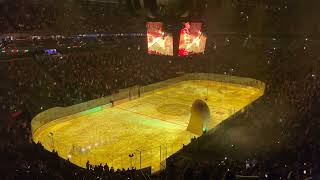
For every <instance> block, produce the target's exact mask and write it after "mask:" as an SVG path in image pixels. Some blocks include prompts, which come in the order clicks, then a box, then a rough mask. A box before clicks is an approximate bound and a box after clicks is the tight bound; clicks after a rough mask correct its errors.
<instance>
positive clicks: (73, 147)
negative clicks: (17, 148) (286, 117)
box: [33, 80, 263, 171]
mask: <svg viewBox="0 0 320 180" xmlns="http://www.w3.org/2000/svg"><path fill="white" fill-rule="evenodd" d="M262 95H263V91H262V90H260V89H258V88H253V87H249V86H242V85H237V84H229V83H222V82H215V81H207V80H188V81H182V82H180V83H177V84H175V85H172V86H169V87H166V88H162V89H158V90H155V91H153V92H149V93H146V94H143V95H142V96H141V97H140V98H136V99H133V100H124V101H122V102H120V103H116V105H115V106H114V107H110V106H102V107H97V108H94V109H91V110H87V111H84V112H81V113H78V114H75V115H71V116H67V117H64V118H60V119H57V120H55V121H53V122H51V123H49V124H47V125H45V127H44V128H41V130H38V131H37V132H36V133H34V137H33V138H34V141H35V142H38V141H40V142H41V143H42V144H43V145H44V147H45V148H46V149H47V150H49V151H52V150H53V149H56V150H57V151H58V153H59V155H60V156H61V157H63V158H65V159H68V158H69V159H70V161H71V162H73V163H75V164H77V165H79V166H82V167H85V164H86V162H87V161H88V160H89V161H90V163H91V164H100V163H102V164H105V163H108V165H109V166H113V167H114V168H125V169H126V168H128V167H131V166H133V167H136V168H144V167H148V166H151V167H152V170H153V171H157V170H159V168H160V162H162V161H164V160H165V159H166V157H169V156H170V155H171V154H174V153H175V152H177V151H178V150H180V149H181V148H182V145H183V144H188V143H189V142H190V138H191V137H193V136H194V135H193V134H191V133H189V132H188V131H186V128H187V126H188V122H189V118H190V109H191V106H192V103H193V102H194V101H195V100H196V99H203V100H206V101H207V104H208V106H209V107H210V111H211V116H212V119H213V121H214V124H215V125H217V124H219V123H220V122H221V121H223V120H225V119H227V118H228V117H229V116H231V115H232V114H234V113H235V112H237V111H239V110H241V109H243V108H244V107H245V106H247V105H248V104H250V103H252V102H253V101H254V100H256V99H257V98H259V97H260V96H262ZM129 154H133V156H132V157H129Z"/></svg>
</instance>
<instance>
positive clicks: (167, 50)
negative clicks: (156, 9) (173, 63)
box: [147, 22, 173, 56]
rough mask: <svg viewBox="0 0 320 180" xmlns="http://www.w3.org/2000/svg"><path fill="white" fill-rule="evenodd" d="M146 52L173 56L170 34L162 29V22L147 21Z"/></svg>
mask: <svg viewBox="0 0 320 180" xmlns="http://www.w3.org/2000/svg"><path fill="white" fill-rule="evenodd" d="M147 40H148V53H149V54H157V55H167V56H173V37H172V34H169V33H166V32H164V31H163V23H162V22H147Z"/></svg>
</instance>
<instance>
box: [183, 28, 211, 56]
mask: <svg viewBox="0 0 320 180" xmlns="http://www.w3.org/2000/svg"><path fill="white" fill-rule="evenodd" d="M201 29H202V23H197V22H186V23H184V28H183V29H181V31H180V41H179V53H178V55H179V56H188V55H191V54H199V53H204V51H205V48H206V41H207V37H206V36H205V35H204V34H203V33H202V31H201Z"/></svg>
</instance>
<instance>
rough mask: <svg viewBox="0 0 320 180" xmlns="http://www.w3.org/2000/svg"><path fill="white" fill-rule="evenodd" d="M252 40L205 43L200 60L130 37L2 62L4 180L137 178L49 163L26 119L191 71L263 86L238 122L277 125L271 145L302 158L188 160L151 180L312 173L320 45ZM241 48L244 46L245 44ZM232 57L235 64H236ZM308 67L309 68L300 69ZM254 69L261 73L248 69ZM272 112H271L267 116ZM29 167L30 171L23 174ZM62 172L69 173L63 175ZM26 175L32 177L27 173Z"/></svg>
mask: <svg viewBox="0 0 320 180" xmlns="http://www.w3.org/2000/svg"><path fill="white" fill-rule="evenodd" d="M250 41H251V42H250ZM250 41H249V42H248V41H246V38H238V37H228V38H226V37H225V38H217V39H216V40H215V41H214V42H208V47H207V48H208V49H209V50H208V51H207V52H206V55H196V56H191V57H187V58H181V57H162V56H150V55H147V54H146V53H145V52H146V49H145V47H143V45H142V42H140V43H138V44H137V42H138V41H137V40H134V41H130V40H129V39H128V40H124V41H115V42H117V43H116V44H114V46H113V47H111V48H109V49H103V50H99V51H92V50H89V51H83V52H75V53H67V54H63V55H62V56H48V55H34V57H33V58H31V59H28V60H18V61H17V60H15V61H9V62H6V63H3V66H5V67H6V68H5V69H7V72H8V74H7V78H8V81H7V82H8V83H7V86H8V87H9V88H8V89H6V91H5V94H3V95H1V98H0V100H1V104H2V111H3V112H9V113H10V114H9V115H8V116H7V117H8V119H9V120H8V119H7V120H6V121H3V122H2V123H3V126H1V127H3V128H2V130H1V133H2V136H1V138H3V139H6V141H5V142H8V143H7V144H2V145H1V151H3V153H2V154H7V155H8V156H6V158H7V159H5V160H10V161H12V160H13V161H14V162H15V163H14V165H13V166H6V168H8V169H9V170H8V171H6V172H7V173H8V176H7V177H8V179H10V178H11V179H14V177H20V178H24V179H26V178H31V179H32V177H34V176H37V177H41V176H50V177H52V178H53V179H56V178H58V176H59V178H60V179H62V178H64V179H66V178H67V177H72V178H75V179H77V178H79V179H81V178H80V177H86V179H90V178H91V177H97V176H99V177H101V178H102V177H103V178H107V177H110V176H112V178H114V177H115V176H119V179H123V178H124V177H126V178H127V177H128V176H129V177H131V178H132V176H135V175H136V174H139V173H136V171H134V170H131V171H124V172H122V171H121V172H119V171H118V172H117V171H116V172H115V173H111V174H112V175H110V176H109V175H106V174H110V173H109V172H105V170H103V171H102V169H101V166H100V167H97V168H89V169H93V170H89V171H86V170H83V169H80V168H77V167H74V166H72V165H71V164H70V163H69V162H66V161H64V160H62V159H59V158H58V157H57V155H55V156H56V157H55V158H48V157H50V156H53V155H52V154H51V153H48V152H46V151H44V150H43V149H42V148H41V147H40V146H39V145H35V144H34V143H33V142H32V140H31V133H30V120H31V117H32V116H34V115H36V114H37V113H39V112H41V111H43V110H45V109H48V108H51V107H56V106H68V105H72V104H78V103H80V102H85V101H88V100H91V99H96V98H100V97H103V96H106V95H110V94H112V93H116V92H118V91H119V90H120V89H123V88H127V87H131V86H134V85H146V84H150V83H154V82H158V81H161V80H166V79H169V78H172V77H176V76H178V75H179V74H180V73H189V72H214V73H220V74H230V75H239V76H248V77H254V78H257V79H260V80H262V81H264V82H266V85H267V89H266V94H265V96H264V97H263V98H262V99H261V101H260V102H259V103H258V105H255V106H253V108H252V109H251V110H248V111H247V113H246V115H244V117H238V118H239V119H245V118H247V119H261V121H258V122H256V123H259V124H260V123H261V124H260V127H259V128H260V129H261V128H263V126H272V127H274V128H275V129H276V127H275V126H278V128H277V129H278V130H279V132H278V135H279V137H278V139H274V138H275V136H272V137H271V139H272V140H274V141H279V140H281V141H284V142H285V143H286V144H285V146H286V148H285V150H290V151H291V152H292V154H293V156H295V153H296V154H300V155H299V156H301V157H300V159H299V160H296V161H293V162H294V163H293V162H292V161H287V159H279V160H278V161H277V159H270V160H265V159H258V158H257V157H254V158H253V160H251V161H250V163H247V161H245V160H242V161H241V160H234V161H232V160H231V158H228V160H223V161H224V162H223V163H221V161H219V160H212V161H209V162H203V161H200V162H197V163H195V162H194V161H191V162H190V163H186V162H185V163H182V165H180V166H179V165H176V164H177V163H176V162H178V161H177V160H175V161H172V165H170V164H169V163H168V165H167V169H166V171H165V172H162V174H159V175H158V176H154V177H153V178H154V179H161V178H163V177H167V178H169V179H170V178H171V179H172V178H173V179H175V178H177V177H180V176H182V175H183V174H185V179H199V178H200V177H201V178H200V179H209V178H210V177H215V178H223V177H224V176H225V174H226V172H229V171H230V174H231V175H230V176H231V177H233V175H234V176H235V175H248V176H258V177H263V178H265V179H273V178H271V177H273V176H275V177H282V178H288V176H289V177H290V178H291V179H294V178H295V179H302V177H303V178H307V177H309V176H311V171H312V173H315V172H316V171H317V168H316V167H315V166H314V164H315V161H316V159H315V158H318V157H317V156H314V154H316V152H319V146H317V145H316V144H317V143H316V139H315V138H316V137H317V135H318V133H317V129H318V128H319V125H320V123H319V122H320V121H319V116H318V115H317V113H316V110H314V109H317V107H318V106H319V105H318V104H317V101H318V97H319V92H318V91H317V89H318V87H319V85H320V83H319V79H318V76H319V74H318V71H317V69H318V68H319V64H318V61H317V60H318V54H317V52H316V51H314V50H313V47H314V46H316V45H317V43H318V42H316V41H315V42H314V41H311V40H309V41H306V40H300V41H298V42H297V41H296V40H292V41H290V43H288V44H285V45H281V44H280V45H278V46H277V47H276V46H275V47H276V48H275V49H274V48H273V46H274V44H273V43H270V42H273V40H272V41H270V42H269V41H267V40H265V39H259V38H252V39H250ZM279 41H280V40H279ZM244 42H247V44H246V45H244V44H243V43H244ZM280 42H281V41H280ZM250 43H255V44H254V45H252V44H250ZM256 44H260V46H258V45H256ZM299 44H300V46H298V45H299ZM304 47H308V49H307V50H306V48H304ZM123 52H125V53H123ZM227 52H228V53H227ZM239 54H240V55H239ZM235 57H237V58H238V59H237V60H235V59H234V58H235ZM306 61H308V64H305V62H306ZM255 66H259V67H261V68H258V69H257V68H254V67H255ZM266 73H267V74H266ZM266 104H268V105H269V106H266ZM288 105H290V106H288ZM275 106H276V107H277V108H276V109H272V111H270V108H272V107H275ZM267 111H269V112H267ZM245 121H246V120H245ZM262 121H263V122H262ZM275 134H276V133H275ZM287 139H291V141H289V140H287ZM292 139H294V140H295V141H292ZM20 143H21V144H20ZM230 144H232V142H230ZM35 149H36V150H35ZM269 150H270V149H269ZM35 151H36V152H37V153H36V154H38V155H33V156H34V157H32V156H28V153H27V152H32V153H33V154H35V153H34V152H35ZM271 152H272V150H271ZM300 152H302V153H300ZM41 154H42V155H41ZM269 155H270V154H268V156H269ZM268 156H266V157H268ZM31 157H32V158H34V159H32V158H31ZM266 157H264V158H266ZM218 158H221V157H219V156H218V155H217V159H218ZM251 158H252V157H251ZM255 158H256V159H255ZM51 159H53V160H51ZM50 161H54V162H50ZM60 161H63V162H60ZM184 161H186V160H184ZM189 161H190V160H189ZM39 162H41V163H39ZM57 162H60V163H57ZM52 163H53V164H52ZM55 163H56V164H59V167H60V169H59V168H56V166H55V165H54V164H55ZM186 164H187V166H186ZM247 164H250V165H247ZM21 166H22V167H21ZM64 166H67V167H68V168H65V167H64ZM27 167H30V168H31V167H32V168H33V169H30V170H28V168H27ZM10 168H12V169H10ZM26 168H27V169H26ZM44 169H45V170H44ZM66 169H67V170H68V171H67V172H64V170H66ZM103 169H105V168H103ZM228 169H229V170H228ZM13 170H14V171H15V170H17V171H16V172H14V171H13ZM27 172H30V173H31V172H32V173H31V174H26V173H27ZM41 172H42V173H43V174H42V173H41ZM111 172H112V171H111ZM132 173H133V174H135V175H133V174H132ZM75 174H77V175H75ZM232 174H233V175H232ZM140 175H141V174H140ZM141 176H142V175H141ZM203 176H205V177H206V178H205V177H203ZM192 177H193V178H192ZM142 178H143V177H142ZM290 178H288V179H290ZM67 179H68V178H67ZM133 179H135V178H133Z"/></svg>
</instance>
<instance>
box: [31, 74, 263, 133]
mask: <svg viewBox="0 0 320 180" xmlns="http://www.w3.org/2000/svg"><path fill="white" fill-rule="evenodd" d="M189 80H210V81H217V82H224V83H231V84H237V85H239V86H251V87H254V88H258V89H261V90H262V91H264V89H265V84H264V83H263V82H261V81H258V80H255V79H251V78H243V77H236V76H229V75H220V74H206V73H192V74H185V75H182V76H179V77H176V78H172V79H168V80H166V81H162V82H159V83H155V84H150V85H147V86H142V87H139V86H133V87H130V88H126V89H122V90H120V91H119V93H117V94H113V95H110V96H106V97H103V98H100V99H95V100H91V101H88V102H85V103H81V104H76V105H73V106H69V107H55V108H51V109H48V110H46V111H44V112H41V113H40V114H38V115H37V116H35V117H34V118H33V120H32V122H31V128H32V133H33V134H34V133H36V131H37V130H38V129H39V128H41V127H42V126H44V125H46V124H48V123H49V122H51V121H54V120H56V119H59V118H62V117H66V116H70V115H73V114H77V113H80V112H83V111H86V110H93V111H95V110H97V111H98V110H99V107H102V106H111V103H110V102H111V101H112V102H115V103H117V102H120V101H122V100H127V99H133V98H137V97H139V96H143V95H145V94H148V93H154V92H155V90H157V89H161V88H165V87H168V86H170V85H173V84H177V83H179V82H182V81H189Z"/></svg>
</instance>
